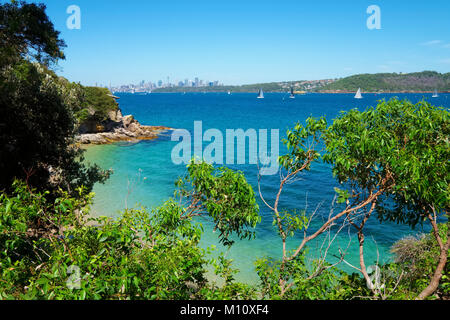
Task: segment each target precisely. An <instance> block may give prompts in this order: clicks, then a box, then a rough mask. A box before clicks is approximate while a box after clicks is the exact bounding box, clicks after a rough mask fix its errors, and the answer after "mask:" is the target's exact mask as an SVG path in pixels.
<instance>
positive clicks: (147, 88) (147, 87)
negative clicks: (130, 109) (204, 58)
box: [109, 77, 222, 93]
mask: <svg viewBox="0 0 450 320" xmlns="http://www.w3.org/2000/svg"><path fill="white" fill-rule="evenodd" d="M220 85H222V84H220V83H219V81H217V80H216V81H207V80H201V79H199V78H198V77H196V78H195V79H194V80H189V79H185V80H184V81H181V80H180V81H178V82H176V81H175V83H171V82H170V78H169V77H167V81H166V82H165V83H164V81H163V80H159V81H158V82H156V83H153V82H151V81H150V82H145V80H142V81H141V82H139V83H138V84H128V85H120V86H111V85H109V89H110V90H111V92H127V93H136V92H151V91H152V90H154V89H157V88H172V87H207V86H210V87H212V86H220Z"/></svg>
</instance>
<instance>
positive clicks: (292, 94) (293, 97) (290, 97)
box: [289, 88, 295, 99]
mask: <svg viewBox="0 0 450 320" xmlns="http://www.w3.org/2000/svg"><path fill="white" fill-rule="evenodd" d="M289 99H295V95H294V88H291V95H290V96H289Z"/></svg>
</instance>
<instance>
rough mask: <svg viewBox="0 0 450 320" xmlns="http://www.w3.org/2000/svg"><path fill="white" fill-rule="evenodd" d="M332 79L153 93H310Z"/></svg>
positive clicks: (181, 88) (177, 89) (182, 89)
mask: <svg viewBox="0 0 450 320" xmlns="http://www.w3.org/2000/svg"><path fill="white" fill-rule="evenodd" d="M333 81H335V80H333V79H326V80H299V81H285V82H270V83H255V84H245V85H241V86H215V87H168V88H158V89H155V90H153V92H227V91H232V92H258V91H259V89H263V90H264V92H287V91H289V90H290V89H291V87H292V88H294V90H296V91H312V90H316V89H319V88H322V87H323V86H325V85H327V84H330V83H332V82H333Z"/></svg>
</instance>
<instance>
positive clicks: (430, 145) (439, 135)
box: [324, 99, 450, 226]
mask: <svg viewBox="0 0 450 320" xmlns="http://www.w3.org/2000/svg"><path fill="white" fill-rule="evenodd" d="M449 119H450V118H449V113H448V111H447V110H445V109H442V108H438V107H434V106H432V105H430V104H429V103H427V102H425V101H423V102H420V103H418V104H412V103H410V102H408V101H406V100H405V101H399V100H397V99H392V100H390V101H388V102H385V101H380V103H379V104H378V106H377V107H376V108H369V109H367V110H366V111H363V112H360V111H358V110H356V109H355V110H351V111H348V112H342V113H341V115H340V116H339V117H338V118H337V119H335V120H334V122H333V124H332V125H331V126H330V128H329V129H328V130H327V132H326V134H325V143H326V147H327V153H326V154H325V155H324V160H325V161H326V162H328V163H331V164H332V165H333V174H334V175H335V176H336V177H337V179H338V180H339V182H341V183H348V184H349V185H350V186H351V187H352V188H353V189H356V190H367V191H376V190H381V189H382V191H383V193H384V194H385V196H386V197H385V198H389V199H392V200H394V203H395V207H394V208H392V206H390V205H389V204H390V203H389V202H388V201H385V205H383V204H382V203H381V201H380V203H379V204H378V206H377V210H378V216H379V219H380V220H381V221H384V220H391V221H396V222H399V223H407V224H410V225H411V226H414V225H416V224H417V223H418V222H420V221H421V219H423V216H424V214H425V215H426V214H427V213H428V212H431V211H432V210H435V211H436V212H437V213H440V212H442V211H443V210H447V211H448V208H449V203H450V201H449V200H450V188H449V185H450V168H449V162H448V159H449V158H450V146H449V141H448V137H449V136H450V121H449ZM342 196H344V195H342ZM385 200H386V199H385Z"/></svg>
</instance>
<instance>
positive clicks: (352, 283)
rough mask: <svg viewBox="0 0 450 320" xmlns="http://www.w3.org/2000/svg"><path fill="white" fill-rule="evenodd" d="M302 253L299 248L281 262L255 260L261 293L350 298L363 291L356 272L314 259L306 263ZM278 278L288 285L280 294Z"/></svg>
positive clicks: (269, 296)
mask: <svg viewBox="0 0 450 320" xmlns="http://www.w3.org/2000/svg"><path fill="white" fill-rule="evenodd" d="M305 255H306V253H305V252H302V253H301V254H300V255H298V256H297V257H296V258H295V259H294V260H291V261H289V262H287V263H284V264H283V263H282V261H280V260H276V259H271V258H262V259H259V260H258V261H256V262H255V265H256V272H257V273H258V276H259V277H260V281H261V282H260V290H261V294H262V296H263V297H264V298H265V299H271V300H272V299H273V300H279V299H286V300H343V299H353V298H354V297H356V296H357V295H358V294H361V293H362V292H364V291H366V288H365V284H364V283H363V281H361V279H360V278H359V277H358V276H357V275H353V276H349V275H347V274H345V273H344V272H342V271H340V270H338V269H337V268H335V267H332V268H331V267H330V266H329V265H328V264H326V263H325V264H323V265H320V266H319V265H318V263H319V262H318V261H317V260H313V261H312V262H311V263H310V264H309V265H307V263H306V259H305ZM317 270H321V271H320V272H317ZM280 279H284V280H286V281H287V283H288V284H289V286H290V288H289V290H287V291H286V293H284V294H283V295H281V290H280V288H281V287H280V285H279V280H280Z"/></svg>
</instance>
